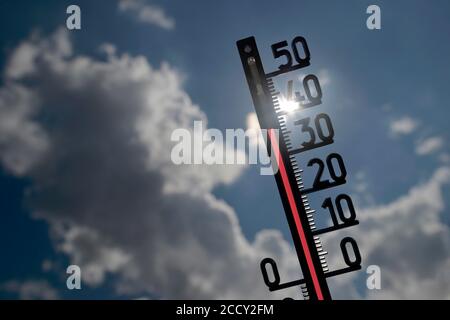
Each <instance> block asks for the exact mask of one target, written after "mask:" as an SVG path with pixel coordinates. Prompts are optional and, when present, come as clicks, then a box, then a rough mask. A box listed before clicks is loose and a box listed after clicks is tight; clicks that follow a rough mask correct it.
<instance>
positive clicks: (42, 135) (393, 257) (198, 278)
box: [0, 31, 450, 299]
mask: <svg viewBox="0 0 450 320" xmlns="http://www.w3.org/2000/svg"><path fill="white" fill-rule="evenodd" d="M103 49H107V50H105V51H106V52H107V57H106V59H105V60H96V59H94V58H92V57H88V56H82V55H76V54H74V50H73V49H72V46H71V42H70V39H69V38H68V35H67V33H66V32H64V31H59V32H57V33H55V34H54V35H53V36H50V37H47V38H44V37H39V36H32V37H31V38H30V39H28V40H26V41H24V42H23V43H22V44H20V45H19V46H18V47H17V49H16V50H15V51H14V52H13V53H12V55H11V57H10V60H9V61H10V63H9V64H7V65H6V67H5V72H4V80H5V81H4V83H5V85H4V86H3V87H2V88H1V89H0V101H1V103H0V119H1V120H0V133H1V134H0V137H8V138H2V139H0V150H1V154H0V155H1V156H0V163H1V164H2V166H3V167H4V168H6V169H7V170H9V171H10V172H11V174H14V175H17V176H24V177H27V179H29V181H30V183H31V187H30V188H29V190H27V193H26V195H25V201H26V202H27V205H28V207H29V208H31V210H32V212H33V215H34V217H37V218H40V219H44V220H45V221H47V222H48V224H49V226H50V230H51V233H52V236H51V239H52V240H53V241H54V244H55V248H57V250H59V251H60V252H62V253H64V254H66V255H67V256H68V257H69V259H70V261H71V263H73V264H77V265H79V266H80V267H81V268H82V275H83V282H84V283H86V284H87V285H92V286H95V285H100V284H102V283H103V281H104V280H105V276H106V275H107V274H108V273H112V274H114V275H115V277H114V280H113V281H114V287H115V288H116V290H117V292H118V293H121V294H128V295H131V296H136V297H139V296H158V297H161V298H209V299H214V298H235V299H238V298H282V297H286V296H293V297H298V296H299V294H298V292H299V290H298V288H294V289H293V290H291V291H289V292H283V293H279V294H270V293H269V292H268V291H267V289H266V288H265V286H264V284H263V281H262V277H261V275H260V270H259V262H260V260H261V259H262V258H263V257H267V256H269V257H273V258H274V259H275V260H277V262H278V264H279V268H280V274H281V275H282V277H283V280H286V281H287V280H293V279H296V278H299V277H301V274H300V271H299V269H298V263H297V261H296V256H295V253H294V252H293V249H292V247H291V246H290V245H289V244H288V243H287V242H286V241H285V240H284V239H283V237H282V235H281V233H280V232H278V231H273V230H263V231H260V232H259V233H258V234H257V235H256V236H255V240H254V241H252V242H250V241H248V240H247V239H246V238H245V237H244V235H243V233H242V231H241V228H240V225H239V222H238V220H237V217H236V213H235V212H234V210H233V208H231V207H230V206H229V205H228V204H227V203H225V202H224V201H223V200H220V199H218V198H217V197H215V196H214V195H213V193H212V190H213V189H214V187H216V186H218V185H221V184H222V185H223V184H230V183H233V182H235V181H236V180H237V179H238V178H239V176H240V175H241V173H242V170H243V168H242V167H239V166H206V165H192V166H188V165H186V166H175V165H174V164H173V163H172V162H171V160H170V151H171V144H172V141H170V136H171V133H172V132H173V130H174V129H175V128H180V127H182V128H186V129H188V130H192V125H193V121H194V120H202V121H203V122H204V123H205V124H206V123H207V118H206V116H205V114H204V113H203V112H202V111H201V109H200V108H199V107H198V106H197V105H195V104H194V103H193V102H192V101H191V99H190V98H189V96H188V94H187V93H186V92H185V91H184V90H183V86H182V84H183V81H182V78H183V76H182V75H181V74H180V73H179V72H178V71H177V70H175V69H174V68H173V67H171V66H170V65H168V64H167V63H163V64H162V65H161V67H160V68H155V67H154V66H152V65H151V64H150V63H149V62H148V61H147V59H146V58H145V57H142V56H136V57H134V56H130V55H128V54H122V55H118V54H117V50H116V49H115V48H114V47H113V46H111V45H108V46H107V47H104V48H103ZM23 50H31V51H32V52H33V53H32V54H25V53H23V52H22V51H23ZM17 56H18V57H25V58H20V59H24V61H27V63H28V66H27V67H25V68H23V67H22V66H19V65H20V64H16V63H13V61H15V60H16V61H17V59H19V58H17ZM251 121H253V124H252V123H251ZM249 123H250V126H252V125H253V126H254V125H255V122H254V119H253V120H252V119H251V118H249ZM449 176H450V173H449V169H448V168H447V167H443V168H441V169H439V170H437V171H436V173H435V174H434V175H433V176H432V177H431V178H430V180H429V181H428V182H426V183H423V184H420V185H418V186H417V187H414V188H412V189H411V190H410V192H409V193H408V194H407V195H405V196H403V197H400V198H399V199H397V200H395V201H393V202H392V203H390V204H386V205H380V206H376V207H370V208H366V209H361V210H359V213H358V216H359V219H360V221H361V224H360V225H359V226H358V227H354V228H352V229H349V234H350V235H353V236H354V237H355V238H356V239H357V240H358V241H359V244H360V249H361V252H362V254H363V257H364V263H365V264H366V265H367V264H378V265H380V267H381V268H382V277H383V278H382V279H383V280H382V281H383V282H382V286H383V290H381V291H380V292H371V293H369V297H374V298H378V297H386V298H391V297H396V298H414V297H418V296H419V295H420V297H436V298H448V297H449V292H450V289H449V283H448V279H449V277H448V275H447V273H446V272H447V271H446V270H448V267H449V265H450V264H449V260H448V257H449V239H450V236H449V231H448V227H447V226H446V225H445V224H443V223H442V222H441V216H442V214H443V212H444V202H443V196H442V189H443V188H444V186H445V185H446V184H447V183H448V180H449ZM341 235H342V234H341ZM333 237H335V236H334V235H331V240H333V239H334V241H331V242H329V243H338V239H337V238H333ZM336 264H337V262H336V261H334V260H333V258H332V257H330V261H329V265H330V266H334V265H336ZM341 279H343V278H340V279H337V280H333V287H334V288H337V289H336V290H335V291H336V292H337V294H336V297H343V298H349V297H365V296H366V294H367V293H360V292H359V291H358V290H357V285H356V284H357V283H358V280H357V277H356V275H352V276H351V278H350V279H349V280H348V281H343V280H341ZM352 279H353V280H352ZM11 287H14V288H20V286H19V285H17V284H16V285H14V286H11ZM16 292H18V289H16Z"/></svg>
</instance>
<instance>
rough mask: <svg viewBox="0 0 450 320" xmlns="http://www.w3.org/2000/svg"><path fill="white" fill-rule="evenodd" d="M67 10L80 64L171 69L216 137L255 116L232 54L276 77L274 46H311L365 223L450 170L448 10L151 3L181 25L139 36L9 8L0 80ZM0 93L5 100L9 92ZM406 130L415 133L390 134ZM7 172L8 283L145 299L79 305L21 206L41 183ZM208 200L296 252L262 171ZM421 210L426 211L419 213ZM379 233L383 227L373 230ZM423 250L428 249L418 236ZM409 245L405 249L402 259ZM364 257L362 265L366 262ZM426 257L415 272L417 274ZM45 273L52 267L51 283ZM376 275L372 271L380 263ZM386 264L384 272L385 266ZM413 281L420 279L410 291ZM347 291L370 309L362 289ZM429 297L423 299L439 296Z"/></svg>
mask: <svg viewBox="0 0 450 320" xmlns="http://www.w3.org/2000/svg"><path fill="white" fill-rule="evenodd" d="M72 3H76V4H78V5H79V6H80V7H81V10H82V30H80V31H72V32H69V34H70V37H71V39H72V43H73V47H74V52H75V53H76V54H78V55H80V54H81V55H86V56H89V57H91V58H92V59H99V60H101V59H104V58H102V55H101V54H100V53H99V51H98V47H99V46H100V45H101V44H102V43H111V44H114V46H115V47H116V48H117V52H118V53H119V54H121V53H128V54H129V55H130V56H138V55H142V56H144V57H145V58H146V59H147V60H148V61H149V63H150V64H151V65H152V66H153V67H154V68H156V69H158V68H160V66H161V64H163V63H168V64H169V65H170V66H171V67H172V68H174V69H175V70H177V71H178V72H179V74H180V75H182V78H183V79H184V80H183V84H182V88H183V90H184V91H185V92H186V93H187V94H188V95H189V96H190V98H191V100H192V102H193V104H196V105H198V106H199V107H200V109H201V110H202V111H203V112H204V113H205V114H206V116H207V118H208V126H209V127H213V128H219V129H226V128H245V126H246V117H247V115H248V114H249V113H251V112H253V106H252V103H251V99H250V94H249V92H248V88H247V85H246V82H245V78H244V74H243V70H242V67H241V65H240V59H239V56H238V54H237V50H236V46H235V41H237V40H239V39H241V38H244V37H247V36H251V35H253V36H255V37H256V39H257V43H258V46H259V49H260V53H261V55H262V58H263V61H264V63H265V68H266V71H269V70H272V69H275V68H276V62H275V61H274V59H273V58H272V57H271V52H270V45H271V44H272V43H275V42H278V41H281V40H288V39H291V38H293V37H294V36H296V35H302V36H304V37H305V38H306V39H307V40H308V44H309V47H310V50H311V55H312V60H311V62H312V67H311V69H310V70H311V71H312V72H314V73H316V74H322V75H323V78H327V79H326V82H327V84H326V85H324V88H323V90H324V99H323V101H324V105H323V108H324V110H326V112H327V113H328V114H329V115H330V116H331V117H332V120H333V125H334V128H335V131H336V138H335V140H336V143H335V144H334V145H333V147H332V148H333V149H334V150H336V151H338V152H339V153H340V154H342V155H343V157H344V158H345V160H346V165H347V168H348V171H349V172H350V175H349V179H348V185H347V186H346V189H345V190H348V191H347V192H350V193H352V195H354V199H356V200H355V201H356V202H357V204H358V207H360V208H361V212H362V213H359V212H358V215H360V214H363V213H364V212H370V213H368V214H367V215H368V216H371V215H372V214H373V215H376V212H381V213H382V212H383V208H384V207H385V206H386V207H388V206H389V205H390V204H393V203H397V201H398V200H399V199H401V198H402V197H405V195H407V194H408V192H409V191H410V190H411V189H412V188H414V187H418V188H421V187H424V186H426V185H427V183H429V182H430V181H432V179H433V178H432V177H433V176H434V174H435V172H436V171H437V170H438V168H448V163H449V159H448V157H449V149H448V144H447V141H448V138H449V129H448V118H449V116H450V112H449V111H448V106H447V104H448V101H449V100H450V91H449V90H448V84H449V83H450V75H449V73H448V70H449V67H450V62H449V61H448V57H449V56H450V44H449V42H448V41H447V38H448V36H449V32H450V19H449V18H448V12H449V11H450V4H449V3H448V2H446V1H438V0H436V1H433V2H432V3H433V5H431V4H430V1H414V2H412V1H396V2H395V3H394V2H392V1H376V2H374V1H360V0H359V1H345V2H343V1H339V2H337V1H282V2H275V1H245V2H239V3H237V2H233V1H214V2H211V1H167V2H163V1H149V2H146V3H147V4H151V5H153V6H158V7H160V8H162V9H163V10H164V12H165V14H166V15H167V16H168V17H171V18H172V19H173V20H174V21H175V26H174V28H173V29H171V30H166V29H164V28H161V27H158V26H157V25H154V24H149V23H142V22H139V21H138V20H137V19H136V18H135V17H133V16H132V14H128V13H124V12H120V11H119V10H118V5H117V2H116V1H95V2H93V1H76V2H73V1H39V2H32V1H2V3H1V4H0V28H1V29H2V30H4V31H3V32H2V37H1V38H0V48H2V50H1V52H0V67H1V69H2V70H3V69H4V68H5V66H6V65H7V61H8V57H10V55H11V54H12V52H13V50H14V48H15V47H16V46H17V45H18V44H19V43H20V42H22V41H24V40H25V39H27V38H28V37H29V35H30V34H31V33H32V32H33V31H34V30H36V29H38V30H40V31H41V33H42V35H43V37H45V36H47V35H49V34H51V33H52V32H54V31H55V30H56V29H57V28H58V27H60V26H63V25H64V24H65V19H66V14H65V8H66V7H67V6H68V5H69V4H72ZM370 4H377V5H379V6H380V8H381V12H382V13H381V14H382V29H381V30H376V31H370V30H368V29H367V28H366V17H367V14H366V13H365V11H366V8H367V6H368V5H370ZM321 81H323V79H321ZM2 82H3V86H4V85H5V83H6V80H5V78H3V81H2ZM405 123H406V124H410V126H408V125H405ZM395 124H397V127H396V125H395ZM402 124H403V125H402ZM405 126H406V127H410V129H408V128H406V129H404V130H403V129H399V130H400V132H399V131H395V128H399V127H400V128H404V127H405ZM402 130H403V131H402ZM0 132H1V131H0ZM430 139H431V142H429V141H428V142H429V144H431V145H432V146H431V147H430V148H426V147H424V146H422V150H425V151H419V150H421V148H420V146H421V145H423V143H425V142H427V140H430ZM433 141H434V142H435V143H434V144H435V145H434V146H433ZM436 141H437V142H436ZM423 148H425V149H423ZM1 150H3V149H2V148H0V151H1ZM327 150H328V149H327ZM0 168H1V171H0V172H1V174H0V200H1V201H0V212H1V218H2V223H1V224H0V243H1V244H2V263H1V265H0V283H7V282H8V281H11V280H14V281H17V282H20V281H26V280H29V279H45V280H46V281H48V282H49V284H50V285H51V286H52V287H53V288H55V290H56V292H57V293H58V295H59V296H60V297H67V298H130V297H135V296H136V295H138V294H137V293H133V294H131V293H129V294H121V293H117V291H116V287H115V283H116V282H117V279H116V278H117V277H120V276H119V275H117V274H115V273H114V272H111V273H108V275H107V277H106V279H105V280H104V281H103V282H102V283H101V284H100V285H97V286H96V287H95V286H94V288H92V287H90V286H89V285H87V286H84V288H83V290H82V291H81V292H70V291H68V290H65V289H64V288H65V274H64V273H63V271H62V272H61V270H64V266H65V265H67V264H68V263H69V261H70V257H68V256H67V255H65V254H62V253H60V252H57V251H56V250H55V247H56V244H57V243H58V239H57V237H56V238H55V236H53V237H54V238H52V235H51V233H50V230H49V227H48V223H47V221H46V220H45V219H43V220H42V219H41V220H36V219H33V218H32V217H31V216H32V213H33V211H34V207H33V206H34V205H33V204H30V203H27V201H25V198H24V193H25V191H26V190H27V189H28V188H29V187H31V186H33V184H34V179H35V177H33V176H32V175H30V176H27V175H25V176H23V177H17V176H15V175H14V174H12V173H11V172H10V171H8V169H7V168H6V167H5V166H1V165H0ZM438 180H439V179H438ZM430 183H431V182H430ZM341 190H342V189H341ZM439 192H442V197H443V199H442V201H443V208H440V207H439V208H438V209H436V210H437V215H438V216H439V219H438V220H439V221H440V222H441V223H442V226H443V228H444V229H445V228H447V229H448V228H449V223H450V216H449V211H448V205H449V202H450V193H449V189H448V186H446V183H442V185H441V184H439ZM211 193H212V194H213V195H215V196H216V197H217V198H218V199H223V200H224V201H225V202H226V203H228V204H229V205H230V206H231V207H232V208H233V209H234V211H235V213H236V215H237V218H238V221H239V224H240V227H241V228H242V231H243V233H244V235H245V237H246V238H247V239H248V240H249V241H250V242H252V241H253V240H254V238H255V236H256V235H257V234H258V232H259V231H261V230H263V229H278V230H281V231H282V234H283V235H284V238H285V239H286V240H287V241H288V242H290V235H289V231H288V228H287V223H286V221H285V218H284V214H283V212H282V207H281V203H280V200H279V196H278V191H277V190H276V185H275V181H274V179H273V177H270V176H268V177H267V176H260V175H259V168H258V167H257V166H252V167H250V168H247V169H245V170H244V171H243V172H242V173H240V175H239V177H238V178H236V179H235V181H234V182H233V183H231V184H226V185H224V184H220V183H219V184H217V185H216V186H215V187H214V188H213V189H212V190H211ZM432 194H433V195H435V194H436V192H434V193H433V192H432ZM440 200H441V199H437V200H436V202H439V201H440ZM392 206H393V207H394V205H392ZM416 207H417V208H422V207H421V204H418V205H417V206H416ZM425 208H426V207H425ZM392 210H393V211H395V210H394V209H392ZM430 210H431V209H430ZM433 210H434V209H433ZM387 211H389V210H387ZM381 215H382V214H381ZM392 219H394V220H395V219H396V218H395V217H393V218H392ZM387 220H388V219H387ZM387 220H386V225H387V223H388V222H387ZM369 223H370V222H368V224H367V225H369ZM383 226H384V225H383V222H382V221H381V222H380V223H379V224H377V225H375V226H373V227H372V228H384V227H383ZM368 228H369V227H368ZM386 228H389V227H388V226H386ZM405 228H408V226H405ZM371 231H373V230H371ZM374 232H375V231H374ZM442 232H445V233H444V234H443V235H440V238H439V239H440V241H444V242H445V243H447V242H448V240H449V239H448V230H445V231H442ZM442 239H444V240H442ZM415 240H417V241H418V242H421V241H423V242H426V241H434V240H433V239H429V238H426V237H425V238H421V237H420V236H418V237H417V238H416V239H415ZM446 241H447V242H446ZM413 244H414V243H412V242H411V243H406V242H405V243H402V245H403V246H405V248H406V249H405V250H406V251H408V248H411V246H412V245H413ZM395 246H396V245H395ZM448 249H449V248H448V247H445V246H443V249H442V250H443V251H442V252H443V254H444V256H446V257H447V258H450V252H449V251H448ZM377 250H382V249H381V248H380V247H377V248H376V250H375V249H374V251H373V252H375V251H377ZM361 251H362V253H363V257H364V248H361ZM369 251H370V250H369ZM370 252H372V251H370ZM377 252H378V251H377ZM388 257H389V256H388ZM424 257H425V256H420V257H419V258H418V259H420V260H421V261H423V260H424ZM398 259H399V260H402V259H403V258H402V256H400V257H399V258H398ZM45 260H48V261H52V265H56V266H57V267H55V268H52V270H51V271H47V272H45V271H43V270H42V263H43V261H45ZM381 260H382V258H380V263H379V264H380V265H381V267H382V269H383V264H382V263H381ZM368 261H370V262H371V263H375V264H376V263H378V262H377V260H376V254H375V253H374V254H373V256H371V257H368ZM405 261H413V260H410V259H409V258H405ZM385 263H386V269H389V268H390V265H389V263H388V262H385ZM445 263H448V262H445ZM405 268H406V267H405ZM412 269H414V267H413V268H412ZM392 270H396V271H395V272H399V273H402V272H404V273H409V271H406V269H405V270H402V269H398V268H394V267H392V268H391V269H390V271H389V272H393V271H392ZM389 274H390V273H389ZM419 275H420V273H419V272H418V273H414V272H412V273H411V279H414V277H415V276H419ZM422 276H423V274H422ZM427 276H428V275H427ZM427 276H423V277H427ZM388 277H389V276H388ZM360 278H361V276H360ZM447 279H450V277H449V276H448V274H447ZM415 280H417V282H419V279H415ZM352 281H354V283H356V284H355V287H356V288H357V290H359V291H361V290H362V292H363V294H362V295H363V296H365V295H366V293H364V288H363V283H364V279H359V280H358V279H357V280H352ZM336 286H337V287H338V285H336ZM362 288H363V289H362ZM395 288H396V287H395V285H394V284H392V285H391V287H389V282H388V290H390V291H389V293H387V295H386V297H388V298H389V297H400V298H402V297H408V296H407V295H406V296H401V295H398V294H397V295H395V294H396V292H397V291H396V289H395ZM139 290H140V291H139ZM139 290H138V292H140V294H142V295H146V296H148V295H150V296H151V295H152V294H154V295H155V296H159V295H160V294H161V293H160V292H158V288H157V287H156V288H154V291H156V292H149V290H144V289H139ZM433 290H434V289H433V288H431V289H430V291H429V292H428V294H429V295H428V296H425V298H426V297H433V296H435V295H433V292H434V291H433ZM441 290H442V291H439V293H436V295H437V296H438V297H441V298H442V297H445V296H446V297H447V298H448V297H449V294H450V287H445V288H443V289H442V288H441ZM436 292H437V291H436ZM442 292H444V293H442ZM445 292H446V294H445ZM382 294H383V290H382V292H381V296H383V295H382ZM425 294H427V293H425ZM0 296H1V297H6V298H8V297H13V298H15V297H17V292H7V290H6V291H5V290H4V291H3V292H1V293H0ZM168 297H170V294H169V295H168ZM344 297H346V296H345V295H344ZM347 297H348V296H347Z"/></svg>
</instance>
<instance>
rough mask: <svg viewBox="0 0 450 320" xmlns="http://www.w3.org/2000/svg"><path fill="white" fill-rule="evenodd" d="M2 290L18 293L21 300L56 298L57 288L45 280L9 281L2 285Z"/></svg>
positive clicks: (0, 286)
mask: <svg viewBox="0 0 450 320" xmlns="http://www.w3.org/2000/svg"><path fill="white" fill-rule="evenodd" d="M0 290H1V291H4V292H8V293H12V294H16V295H17V296H18V298H19V299H21V300H55V299H58V293H57V292H56V290H55V289H54V288H53V287H52V286H51V285H50V284H49V283H48V282H47V281H45V280H27V281H23V282H20V281H15V280H12V281H8V282H5V283H3V284H1V285H0Z"/></svg>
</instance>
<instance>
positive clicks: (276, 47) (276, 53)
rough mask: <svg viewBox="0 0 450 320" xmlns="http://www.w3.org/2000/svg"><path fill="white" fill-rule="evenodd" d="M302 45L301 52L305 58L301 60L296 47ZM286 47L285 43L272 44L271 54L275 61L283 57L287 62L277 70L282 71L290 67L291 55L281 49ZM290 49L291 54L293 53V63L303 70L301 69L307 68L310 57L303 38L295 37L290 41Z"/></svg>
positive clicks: (286, 43)
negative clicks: (296, 63)
mask: <svg viewBox="0 0 450 320" xmlns="http://www.w3.org/2000/svg"><path fill="white" fill-rule="evenodd" d="M299 43H300V44H301V45H302V48H303V52H304V53H305V57H304V58H302V57H301V56H300V54H299V53H298V49H297V46H298V44H299ZM287 45H288V42H287V41H281V42H277V43H274V44H273V45H272V46H271V47H272V53H273V57H274V58H275V59H277V58H279V57H282V56H285V57H286V59H287V61H286V63H285V64H281V65H280V66H279V67H278V69H280V70H284V69H289V68H290V67H292V55H291V53H290V52H289V50H288V49H282V48H284V47H286V46H287ZM291 47H292V52H293V53H294V58H295V61H297V62H298V64H299V65H300V66H301V67H302V68H303V67H307V66H309V60H310V59H311V55H310V53H309V49H308V44H307V43H306V40H305V38H303V37H296V38H294V40H292V42H291Z"/></svg>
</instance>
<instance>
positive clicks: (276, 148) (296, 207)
mask: <svg viewBox="0 0 450 320" xmlns="http://www.w3.org/2000/svg"><path fill="white" fill-rule="evenodd" d="M237 48H238V51H239V55H240V58H241V62H242V66H243V68H244V72H245V76H246V79H247V83H248V86H249V89H250V92H251V96H252V100H253V104H254V106H255V110H256V114H257V117H258V121H259V124H260V127H261V129H265V130H267V132H268V139H267V143H266V146H267V151H268V153H269V154H272V159H274V158H275V160H276V163H274V161H273V160H272V166H273V168H274V172H276V173H275V180H276V183H277V186H278V190H279V193H280V196H281V200H282V203H283V207H284V211H285V214H286V218H287V221H288V224H289V229H290V231H291V235H292V238H293V242H294V246H295V249H296V253H297V257H298V261H299V263H300V267H301V269H302V273H303V279H298V280H295V281H290V282H284V283H282V282H281V278H280V274H279V272H278V268H277V265H276V262H275V261H274V260H273V259H271V258H265V259H263V260H262V261H261V271H262V274H263V279H264V282H265V283H266V285H267V287H268V289H269V290H270V291H276V290H282V289H286V288H290V287H293V286H300V288H301V291H302V295H303V297H304V299H306V300H331V294H330V290H329V287H328V284H327V278H329V277H333V276H337V275H341V274H344V273H347V272H351V271H355V270H359V269H361V255H360V253H359V249H358V245H357V243H356V241H355V240H354V239H353V238H351V237H344V238H343V239H342V240H341V242H340V248H341V251H342V256H343V258H344V262H345V264H346V267H344V268H341V269H336V270H330V269H329V267H328V264H327V260H326V256H327V254H328V253H327V252H326V251H325V250H324V248H323V247H322V242H321V238H320V237H321V235H323V234H325V233H328V232H333V231H336V230H339V229H344V228H347V227H351V226H355V225H357V224H358V223H359V222H358V220H357V219H356V214H355V209H354V206H353V203H352V200H351V198H350V196H348V195H346V194H339V195H338V196H337V197H336V198H335V199H332V198H331V197H327V198H325V199H324V201H323V204H322V208H324V209H328V210H329V213H330V217H331V221H332V225H331V226H328V227H325V228H321V229H318V228H317V227H316V224H315V219H314V214H315V210H314V209H313V208H312V207H311V204H310V202H309V196H310V195H312V194H314V193H316V192H319V191H322V190H326V189H329V188H334V187H336V186H340V185H343V184H345V183H346V176H347V171H346V169H345V165H344V160H343V158H342V157H341V155H339V154H338V153H334V152H333V153H330V154H328V155H327V156H326V158H325V159H320V158H312V159H308V151H309V150H312V149H316V148H321V147H323V146H326V145H330V144H332V143H333V142H334V141H333V137H334V129H333V126H332V122H331V119H330V117H329V116H328V115H327V114H326V113H318V114H316V115H314V116H313V117H306V118H305V117H303V118H302V117H301V114H300V119H299V120H296V121H295V122H294V125H296V126H299V127H300V128H301V131H302V134H304V135H305V136H307V137H308V138H309V139H307V140H306V141H305V142H303V143H302V144H301V146H300V147H294V143H293V141H292V137H291V136H290V133H291V131H290V130H288V126H287V120H288V118H289V117H292V115H293V114H296V115H297V116H298V115H299V114H298V113H302V111H304V110H305V109H308V110H311V109H310V108H313V107H317V106H319V105H320V104H321V103H322V89H321V86H320V83H319V80H318V78H317V77H316V76H315V75H313V74H308V75H307V76H305V77H304V78H303V80H302V85H303V91H304V95H302V94H301V93H300V92H293V81H292V80H289V81H287V83H286V85H287V94H286V95H285V96H283V95H282V94H281V93H280V91H281V90H277V87H276V85H275V81H274V80H275V79H276V78H277V77H279V76H281V75H284V76H285V75H286V74H289V73H290V72H293V71H296V70H299V69H303V68H306V67H308V66H310V60H311V58H310V51H309V48H308V44H307V42H306V40H305V38H303V37H296V38H294V39H293V40H292V41H291V43H290V47H289V43H288V42H287V41H282V42H278V43H275V44H273V45H272V46H271V48H272V53H273V57H274V58H275V59H278V58H281V57H284V60H286V63H285V64H282V65H280V66H279V69H278V70H276V71H273V72H270V73H265V71H264V67H263V64H262V61H261V58H260V55H259V51H258V47H257V45H256V41H255V38H254V37H249V38H245V39H242V40H239V41H238V42H237ZM299 48H301V51H302V55H300V53H299ZM286 105H288V106H289V108H286ZM296 118H297V117H296ZM299 154H301V156H302V161H298V160H297V159H298V158H297V156H299ZM303 158H304V160H306V161H305V162H303ZM300 162H301V163H300ZM303 163H305V164H306V167H305V166H303V167H302V166H301V164H303ZM305 168H308V169H309V170H312V169H313V168H316V175H315V179H314V182H313V183H312V185H311V186H305V183H304V181H303V171H304V169H305ZM325 170H327V172H328V174H329V176H330V179H328V180H327V179H324V178H323V173H324V171H325ZM343 205H344V207H346V208H348V210H346V211H345V210H344V209H343ZM336 212H337V214H336ZM350 250H351V251H350ZM269 269H271V272H269V271H270V270H269ZM269 273H272V276H271V277H270V276H269Z"/></svg>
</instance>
